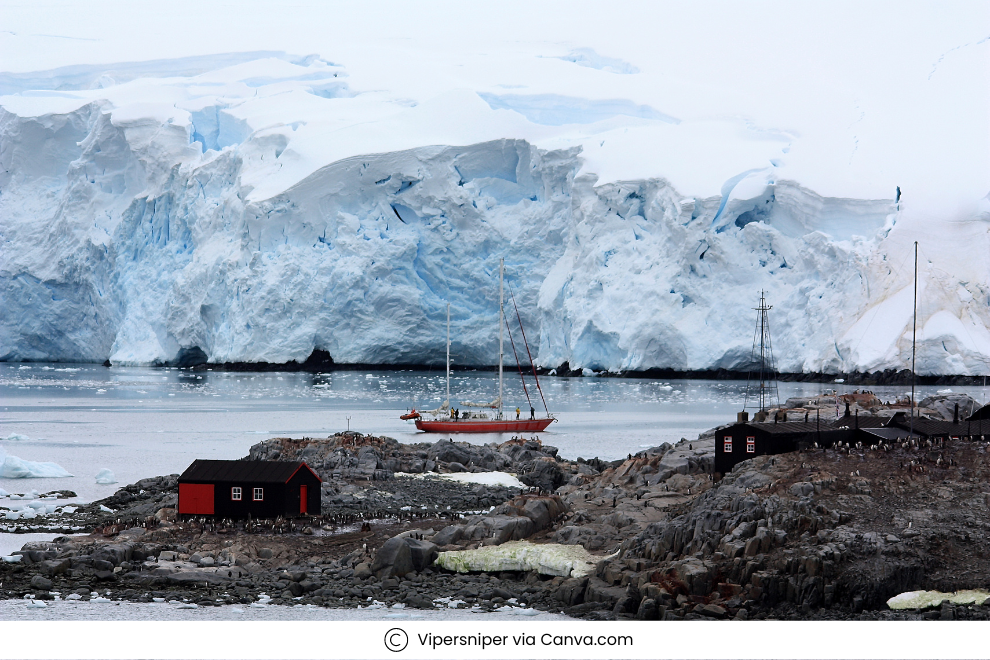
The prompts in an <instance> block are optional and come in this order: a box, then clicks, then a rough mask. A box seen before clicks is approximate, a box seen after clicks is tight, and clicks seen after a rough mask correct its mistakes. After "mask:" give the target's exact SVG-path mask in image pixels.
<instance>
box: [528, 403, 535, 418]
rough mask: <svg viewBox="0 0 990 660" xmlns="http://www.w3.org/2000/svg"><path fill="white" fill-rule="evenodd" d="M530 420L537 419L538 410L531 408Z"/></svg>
mask: <svg viewBox="0 0 990 660" xmlns="http://www.w3.org/2000/svg"><path fill="white" fill-rule="evenodd" d="M529 418H530V419H536V408H534V407H533V406H530V407H529Z"/></svg>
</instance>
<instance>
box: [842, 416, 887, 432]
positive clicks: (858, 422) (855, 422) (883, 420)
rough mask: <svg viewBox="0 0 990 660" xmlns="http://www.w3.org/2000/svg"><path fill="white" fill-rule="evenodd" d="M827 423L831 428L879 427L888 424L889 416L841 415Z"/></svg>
mask: <svg viewBox="0 0 990 660" xmlns="http://www.w3.org/2000/svg"><path fill="white" fill-rule="evenodd" d="M829 425H830V426H832V427H833V428H842V427H846V428H850V429H855V428H861V429H879V428H883V427H885V426H889V425H890V416H887V417H881V416H880V415H848V416H846V415H843V416H842V417H839V418H838V419H836V420H834V421H832V422H829Z"/></svg>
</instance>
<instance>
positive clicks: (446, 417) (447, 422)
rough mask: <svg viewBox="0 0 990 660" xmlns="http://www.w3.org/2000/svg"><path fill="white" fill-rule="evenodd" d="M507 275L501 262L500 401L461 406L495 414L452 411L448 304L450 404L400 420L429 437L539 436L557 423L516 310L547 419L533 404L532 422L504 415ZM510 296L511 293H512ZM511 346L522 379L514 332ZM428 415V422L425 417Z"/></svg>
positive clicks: (448, 330) (448, 384)
mask: <svg viewBox="0 0 990 660" xmlns="http://www.w3.org/2000/svg"><path fill="white" fill-rule="evenodd" d="M504 272H505V261H504V260H501V261H500V262H499V269H498V285H499V287H498V288H499V291H498V293H499V300H498V303H499V304H498V322H499V327H498V398H497V399H495V400H494V401H492V402H491V403H482V404H478V403H471V402H468V401H465V402H462V403H461V405H463V406H465V407H467V408H488V409H490V410H491V411H492V412H491V413H488V412H473V411H470V410H468V411H465V412H460V411H459V410H455V409H452V408H451V406H450V304H449V303H448V304H447V400H446V401H444V402H443V405H441V406H440V407H439V408H437V409H436V410H430V411H423V412H422V413H419V412H416V410H412V411H411V412H409V413H407V414H405V415H402V416H401V419H404V420H413V421H415V423H416V428H417V429H419V430H420V431H426V432H427V433H527V432H538V431H544V430H546V428H547V427H548V426H550V425H551V424H552V423H554V422H556V421H557V420H556V418H554V416H553V415H551V414H550V411H549V409H548V408H547V405H546V399H545V398H543V389H542V388H540V381H539V378H538V377H537V375H536V367H535V365H533V356H532V354H531V353H530V352H529V342H527V341H526V332H525V330H523V327H522V319H521V318H520V317H519V310H518V308H516V319H517V320H518V321H519V330H520V332H521V333H522V337H523V342H524V343H525V345H526V353H527V354H528V355H529V361H530V366H531V367H532V369H533V378H534V379H535V381H536V387H537V389H538V390H539V392H540V398H541V399H542V400H543V407H544V409H545V410H546V411H547V412H546V417H541V418H537V417H536V410H535V408H534V407H533V404H532V402H531V401H530V418H529V419H518V417H519V410H518V409H516V417H517V419H506V418H505V416H504V415H503V414H502V389H503V388H502V385H503V375H502V362H503V347H504V338H503V334H502V332H503V330H506V329H508V327H509V326H508V323H507V322H506V320H505V308H504V301H505V297H504V294H503V280H504V277H505V275H504ZM510 293H511V291H510ZM514 305H515V298H513V306H514ZM509 342H510V343H511V345H512V353H513V355H515V356H516V366H517V367H518V368H519V376H520V377H522V375H523V373H522V366H520V363H519V356H518V354H516V344H515V341H514V340H513V339H512V332H511V330H510V331H509ZM523 392H524V393H525V394H526V399H527V401H529V390H528V389H527V388H526V379H525V378H523ZM424 415H428V416H429V418H426V417H424Z"/></svg>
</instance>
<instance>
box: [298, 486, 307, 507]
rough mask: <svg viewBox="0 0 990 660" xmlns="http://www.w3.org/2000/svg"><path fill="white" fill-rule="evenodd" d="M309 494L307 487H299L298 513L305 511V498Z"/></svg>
mask: <svg viewBox="0 0 990 660" xmlns="http://www.w3.org/2000/svg"><path fill="white" fill-rule="evenodd" d="M308 496H309V487H308V486H300V487H299V513H306V500H307V499H308Z"/></svg>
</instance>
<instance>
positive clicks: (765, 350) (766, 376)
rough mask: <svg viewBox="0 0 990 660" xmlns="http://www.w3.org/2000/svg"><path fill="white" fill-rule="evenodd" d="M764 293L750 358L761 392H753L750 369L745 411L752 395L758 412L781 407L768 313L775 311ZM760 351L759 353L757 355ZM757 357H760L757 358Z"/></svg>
mask: <svg viewBox="0 0 990 660" xmlns="http://www.w3.org/2000/svg"><path fill="white" fill-rule="evenodd" d="M764 294H765V292H764V291H762V290H761V291H760V306H759V307H756V308H754V309H756V311H757V312H759V315H758V316H757V318H756V333H755V335H754V336H753V352H752V354H751V357H750V365H756V370H757V372H758V374H759V390H758V391H757V392H753V386H754V385H755V383H754V382H753V367H752V366H751V367H750V372H749V375H748V376H747V378H746V398H745V400H744V402H743V410H746V408H748V407H749V399H750V396H751V395H752V398H753V399H756V402H754V405H756V404H757V403H758V408H757V410H769V409H770V408H777V407H780V396H779V395H778V393H777V363H776V362H775V361H774V359H773V345H772V344H771V342H770V319H769V318H768V317H767V312H769V311H770V310H771V309H773V305H768V304H767V299H766V296H765V295H764ZM757 351H759V353H757ZM757 355H759V357H758V358H757Z"/></svg>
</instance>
